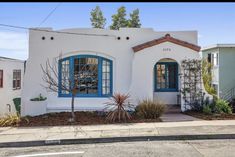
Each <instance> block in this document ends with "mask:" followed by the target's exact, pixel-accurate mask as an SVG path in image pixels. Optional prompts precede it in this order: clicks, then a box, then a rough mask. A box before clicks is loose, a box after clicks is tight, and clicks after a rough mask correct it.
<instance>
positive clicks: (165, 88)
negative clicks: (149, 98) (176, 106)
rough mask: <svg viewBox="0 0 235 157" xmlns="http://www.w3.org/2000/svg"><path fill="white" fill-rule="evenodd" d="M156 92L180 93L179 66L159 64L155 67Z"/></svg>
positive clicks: (173, 63)
mask: <svg viewBox="0 0 235 157" xmlns="http://www.w3.org/2000/svg"><path fill="white" fill-rule="evenodd" d="M154 77H155V81H154V84H155V92H176V91H178V64H177V63H176V62H158V63H157V64H156V65H155V67H154Z"/></svg>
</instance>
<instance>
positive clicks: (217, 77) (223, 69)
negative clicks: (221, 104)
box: [202, 44, 235, 101]
mask: <svg viewBox="0 0 235 157" xmlns="http://www.w3.org/2000/svg"><path fill="white" fill-rule="evenodd" d="M202 57H203V58H207V60H208V61H209V62H211V63H212V65H213V68H212V85H213V86H214V87H215V89H216V91H217V95H218V96H219V97H220V98H223V99H226V100H229V101H231V100H232V98H235V44H216V45H213V46H209V47H205V48H203V49H202Z"/></svg>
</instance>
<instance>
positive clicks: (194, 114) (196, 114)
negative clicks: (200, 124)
mask: <svg viewBox="0 0 235 157" xmlns="http://www.w3.org/2000/svg"><path fill="white" fill-rule="evenodd" d="M184 114H186V115H189V116H192V117H195V118H199V119H204V120H235V113H233V114H211V115H208V114H205V113H201V112H195V111H187V112H184Z"/></svg>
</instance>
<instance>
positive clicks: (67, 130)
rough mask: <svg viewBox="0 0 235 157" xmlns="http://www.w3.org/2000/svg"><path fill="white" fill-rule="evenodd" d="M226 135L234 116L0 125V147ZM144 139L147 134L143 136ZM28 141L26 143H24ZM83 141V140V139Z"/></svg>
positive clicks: (233, 130)
mask: <svg viewBox="0 0 235 157" xmlns="http://www.w3.org/2000/svg"><path fill="white" fill-rule="evenodd" d="M201 135H203V136H205V135H206V136H210V135H217V136H218V135H220V137H221V136H222V135H223V136H224V137H225V136H226V135H227V136H228V137H235V120H214V121H205V120H203V121H186V122H164V123H133V124H130V123H129V124H110V125H89V126H56V127H51V126H50V127H19V128H13V127H0V147H4V146H11V144H13V145H14V144H15V146H16V144H17V142H21V143H22V142H23V143H24V144H25V146H26V145H27V144H28V145H27V146H29V145H30V144H31V145H34V144H33V141H34V142H36V141H37V142H38V143H40V145H41V144H44V145H45V144H56V143H57V144H61V141H63V140H64V141H67V143H69V142H68V141H70V143H73V141H77V143H79V140H80V141H84V140H85V139H87V140H89V141H90V142H92V139H94V140H97V139H101V140H102V139H109V140H110V139H112V138H116V139H117V138H119V139H125V138H132V137H136V138H137V137H138V138H140V137H142V138H143V137H152V138H153V137H159V138H160V137H161V138H162V137H165V138H168V139H169V137H180V136H182V138H183V137H189V136H194V137H196V136H201ZM145 139H146V138H145ZM27 142H28V143H27ZM85 142H86V141H85Z"/></svg>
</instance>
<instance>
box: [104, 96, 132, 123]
mask: <svg viewBox="0 0 235 157" xmlns="http://www.w3.org/2000/svg"><path fill="white" fill-rule="evenodd" d="M129 97H130V95H129V94H120V93H115V94H114V95H113V96H112V97H111V98H110V102H107V103H106V107H105V110H108V114H107V117H106V120H107V121H110V122H115V121H119V122H121V121H127V120H130V119H131V115H130V114H129V112H128V110H132V109H133V108H134V106H133V105H132V104H130V103H129V102H128V99H129Z"/></svg>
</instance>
